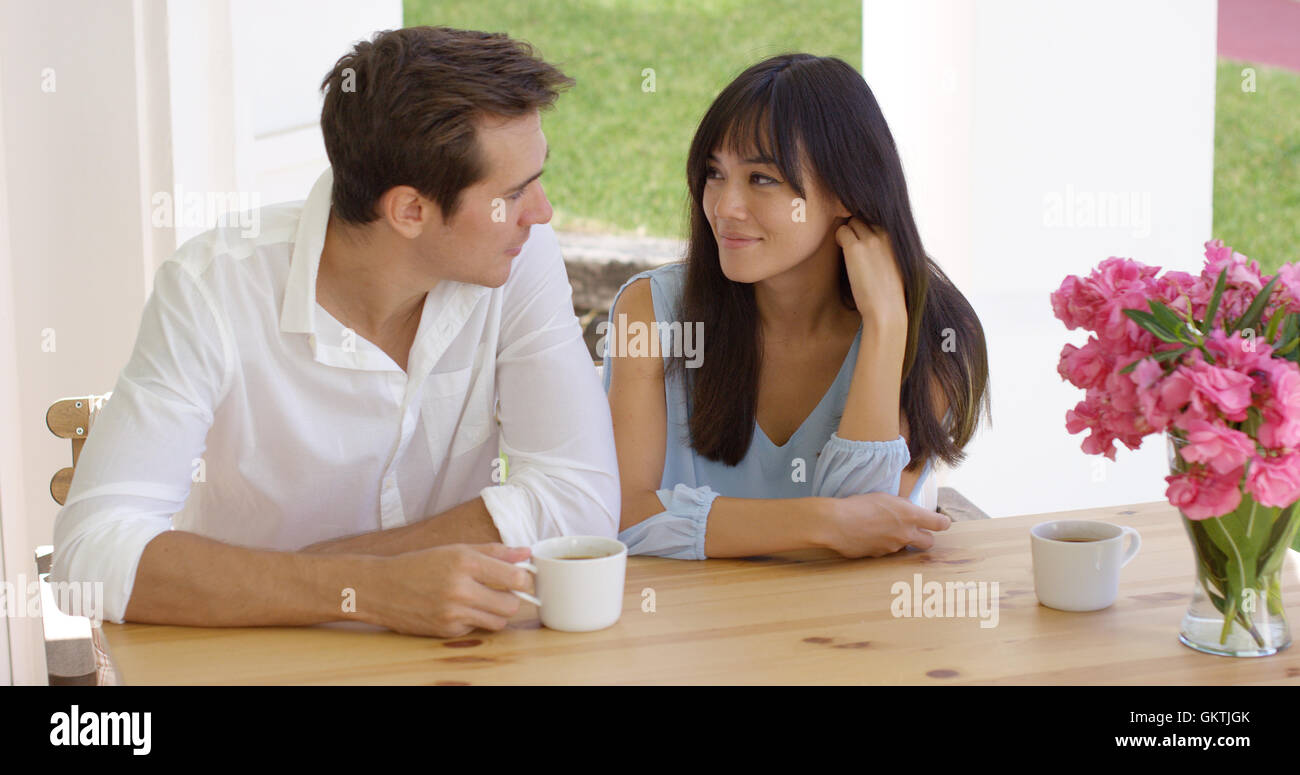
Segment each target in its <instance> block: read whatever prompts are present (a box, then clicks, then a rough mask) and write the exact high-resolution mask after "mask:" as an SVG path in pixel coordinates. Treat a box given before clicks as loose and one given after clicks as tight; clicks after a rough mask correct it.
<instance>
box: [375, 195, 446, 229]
mask: <svg viewBox="0 0 1300 775" xmlns="http://www.w3.org/2000/svg"><path fill="white" fill-rule="evenodd" d="M377 207H378V210H379V217H381V218H383V219H384V220H385V221H386V222H387V223H388V225H389V226H390V227H391V228H392V229H393V231H395V232H397V233H398V234H400V235H402V236H403V237H405V238H407V239H415V238H416V237H418V236H420V234H421V233H423V232H424V230H425V229H428V228H436V227H437V226H439V225H440V224H441V222H442V213H441V212H440V211H439V210H438V208H437V205H435V204H434V203H433V202H431V201H429V200H428V199H425V198H424V196H422V195H421V194H420V192H419V191H416V190H415V188H414V187H412V186H393V187H392V188H390V189H388V190H387V191H385V192H384V193H383V195H381V196H380V197H379V202H378V203H377Z"/></svg>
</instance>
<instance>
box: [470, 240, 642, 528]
mask: <svg viewBox="0 0 1300 775" xmlns="http://www.w3.org/2000/svg"><path fill="white" fill-rule="evenodd" d="M516 262H517V264H516V266H515V267H514V268H513V269H512V272H511V278H510V280H509V288H508V289H507V292H506V294H505V303H504V312H503V313H502V314H503V320H502V325H501V338H500V340H499V346H498V351H497V380H498V382H497V385H498V392H499V396H500V407H499V416H500V419H501V437H500V438H501V441H500V444H501V451H502V452H504V453H505V454H506V455H507V457H508V459H509V461H510V462H509V466H510V467H509V473H508V476H507V479H506V482H505V483H503V484H500V485H494V486H490V487H486V488H484V489H483V490H482V491H481V492H480V495H481V496H482V498H483V502H484V504H485V505H486V506H487V510H488V512H489V513H490V514H491V515H492V522H493V524H495V525H496V527H497V530H498V531H499V532H500V533H501V538H502V540H503V541H504V542H505V543H507V544H511V545H522V546H527V545H531V544H533V543H536V542H537V541H540V540H542V539H545V538H551V537H553V536H558V535H598V536H606V537H610V538H612V537H614V535H615V534H617V532H618V521H619V510H620V507H621V504H620V490H619V480H618V457H617V454H616V452H615V447H614V428H613V422H612V420H611V418H610V412H609V402H608V401H607V400H606V399H605V394H604V391H603V390H602V389H601V385H600V380H599V379H598V378H597V376H596V369H595V366H594V365H593V364H592V362H591V357H590V355H589V353H588V351H587V346H586V344H585V343H584V342H583V338H582V327H581V325H579V323H578V318H577V316H576V315H574V313H573V298H572V295H573V294H572V289H571V288H570V286H569V280H568V275H567V274H566V272H565V269H564V261H563V258H562V256H561V254H560V247H559V242H558V240H557V239H556V237H555V233H554V231H552V230H551V228H550V227H549V226H534V227H533V231H532V233H531V235H530V239H529V240H528V243H527V247H526V248H525V251H523V252H521V253H520V255H519V257H518V258H517V259H516Z"/></svg>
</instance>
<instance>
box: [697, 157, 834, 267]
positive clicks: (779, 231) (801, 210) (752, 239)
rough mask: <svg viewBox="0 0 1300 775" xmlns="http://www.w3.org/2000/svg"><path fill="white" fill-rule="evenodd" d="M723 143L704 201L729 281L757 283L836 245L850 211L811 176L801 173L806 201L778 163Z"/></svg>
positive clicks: (709, 170)
mask: <svg viewBox="0 0 1300 775" xmlns="http://www.w3.org/2000/svg"><path fill="white" fill-rule="evenodd" d="M723 145H724V147H720V148H718V149H715V150H714V152H713V153H712V154H710V156H709V159H708V162H707V167H706V171H705V180H704V196H703V202H702V204H703V207H704V216H705V217H706V218H707V219H708V221H709V226H710V227H712V229H713V236H714V238H715V239H716V240H717V241H718V257H719V259H720V261H721V264H722V273H723V274H724V275H726V276H727V279H729V280H731V281H733V282H738V283H756V282H759V281H761V280H766V279H768V278H769V277H774V276H776V275H779V274H781V273H782V272H785V271H787V270H789V269H791V268H793V267H795V266H798V265H799V264H801V263H803V262H804V261H805V260H807V259H808V258H809V257H811V256H813V255H815V254H819V253H823V252H826V251H831V250H836V249H837V246H836V244H835V228H837V227H838V226H839V224H840V223H841V221H839V220H838V219H839V218H842V217H843V218H847V217H848V215H849V213H848V211H847V210H845V209H844V207H843V206H842V205H841V204H840V203H839V201H838V200H836V199H835V198H834V197H830V196H828V195H826V194H825V193H824V192H822V191H820V190H817V189H818V186H816V185H814V184H811V181H812V176H811V175H809V174H808V173H807V172H805V173H804V174H803V176H802V177H803V179H804V180H805V181H810V185H807V186H805V188H806V189H807V191H808V195H807V199H806V201H805V200H804V199H802V198H800V197H799V193H798V192H797V191H795V189H794V187H793V186H792V185H790V183H788V182H787V181H786V180H785V179H784V176H783V175H782V174H781V171H780V169H778V168H777V167H776V165H775V164H772V163H770V162H765V161H763V160H761V159H756V158H740V157H739V156H737V155H736V154H733V153H732V152H731V151H728V150H726V148H725V145H726V144H725V143H724V144H723ZM805 169H806V168H805Z"/></svg>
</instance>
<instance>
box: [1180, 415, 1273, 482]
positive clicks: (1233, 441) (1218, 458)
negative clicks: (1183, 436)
mask: <svg viewBox="0 0 1300 775" xmlns="http://www.w3.org/2000/svg"><path fill="white" fill-rule="evenodd" d="M1174 425H1175V426H1176V427H1178V428H1181V429H1183V430H1185V431H1187V444H1185V445H1184V446H1183V448H1182V452H1181V454H1182V456H1183V459H1184V460H1186V461H1187V462H1189V463H1203V464H1205V465H1206V466H1208V467H1209V468H1210V470H1212V471H1214V472H1215V473H1216V474H1226V473H1228V472H1230V471H1233V470H1235V469H1239V468H1241V467H1242V466H1244V465H1246V461H1247V460H1249V459H1250V458H1251V456H1253V455H1254V454H1255V440H1254V439H1252V438H1251V437H1250V436H1248V435H1246V434H1245V433H1242V432H1241V431H1239V430H1234V429H1232V428H1229V427H1228V426H1226V425H1223V424H1222V423H1214V422H1206V421H1205V420H1197V419H1195V418H1192V417H1186V416H1183V417H1179V418H1178V419H1177V420H1174Z"/></svg>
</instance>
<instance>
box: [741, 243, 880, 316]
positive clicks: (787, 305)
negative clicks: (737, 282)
mask: <svg viewBox="0 0 1300 775" xmlns="http://www.w3.org/2000/svg"><path fill="white" fill-rule="evenodd" d="M841 261H843V259H842V258H841V255H840V250H839V245H837V244H836V243H835V240H834V239H833V238H832V239H830V240H828V243H824V244H823V245H822V246H821V247H820V248H819V249H818V251H817V252H816V253H815V254H813V255H812V256H809V257H808V258H807V259H806V260H804V261H802V262H800V263H799V264H798V265H797V266H795V267H792V268H791V269H788V270H786V271H785V272H782V273H781V274H779V275H776V276H774V277H769V278H768V279H766V280H761V281H759V282H757V283H755V284H754V302H755V304H756V305H757V306H758V319H759V325H760V326H762V329H763V336H764V338H765V339H766V340H769V341H772V342H782V341H806V340H808V339H811V338H820V337H824V336H826V335H829V334H830V333H832V332H835V331H839V330H841V329H847V328H849V327H852V328H854V330H856V328H857V325H858V324H859V323H861V318H860V317H859V316H858V313H857V312H856V311H855V310H852V309H848V308H847V307H845V306H844V302H843V299H842V296H841V294H840V262H841Z"/></svg>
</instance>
